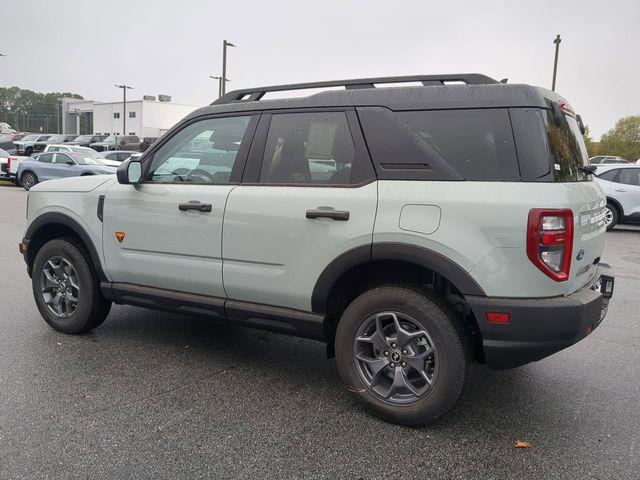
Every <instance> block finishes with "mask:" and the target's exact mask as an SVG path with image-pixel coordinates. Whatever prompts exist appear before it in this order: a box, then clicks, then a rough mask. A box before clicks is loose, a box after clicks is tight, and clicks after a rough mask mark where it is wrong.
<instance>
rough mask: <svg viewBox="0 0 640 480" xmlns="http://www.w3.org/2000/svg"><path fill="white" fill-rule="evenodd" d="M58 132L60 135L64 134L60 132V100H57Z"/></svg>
mask: <svg viewBox="0 0 640 480" xmlns="http://www.w3.org/2000/svg"><path fill="white" fill-rule="evenodd" d="M56 130H57V131H58V133H62V132H61V131H60V99H59V98H56Z"/></svg>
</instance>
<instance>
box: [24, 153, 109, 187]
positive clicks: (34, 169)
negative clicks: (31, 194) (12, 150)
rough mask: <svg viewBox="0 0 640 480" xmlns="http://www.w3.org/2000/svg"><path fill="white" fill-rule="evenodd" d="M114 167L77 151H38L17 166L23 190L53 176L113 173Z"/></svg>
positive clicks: (53, 177)
mask: <svg viewBox="0 0 640 480" xmlns="http://www.w3.org/2000/svg"><path fill="white" fill-rule="evenodd" d="M115 171H116V168H115V167H109V166H107V165H105V164H104V163H102V162H101V161H100V160H98V159H97V158H94V157H93V156H89V155H86V154H84V153H79V152H65V153H49V152H47V153H38V154H35V155H33V156H32V157H31V158H28V159H26V160H23V161H22V162H20V165H19V166H18V179H19V180H20V185H22V186H23V187H24V189H25V190H29V189H31V188H32V187H33V186H34V185H35V184H37V183H39V182H44V181H45V180H52V179H55V178H65V177H80V176H85V175H101V174H109V173H111V174H113V173H115Z"/></svg>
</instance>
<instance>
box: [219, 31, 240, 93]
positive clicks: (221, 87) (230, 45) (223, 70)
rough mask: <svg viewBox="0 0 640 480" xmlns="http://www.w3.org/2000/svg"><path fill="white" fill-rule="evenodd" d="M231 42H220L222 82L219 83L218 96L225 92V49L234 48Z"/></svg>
mask: <svg viewBox="0 0 640 480" xmlns="http://www.w3.org/2000/svg"><path fill="white" fill-rule="evenodd" d="M235 46H236V45H234V44H233V43H231V42H227V41H226V40H223V41H222V79H223V80H222V81H221V82H220V96H222V95H224V93H225V91H226V85H225V84H226V83H227V82H226V80H227V47H235Z"/></svg>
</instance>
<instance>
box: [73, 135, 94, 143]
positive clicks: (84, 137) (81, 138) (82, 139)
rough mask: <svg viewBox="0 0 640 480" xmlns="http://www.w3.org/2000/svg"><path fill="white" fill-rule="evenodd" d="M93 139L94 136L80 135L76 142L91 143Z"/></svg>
mask: <svg viewBox="0 0 640 480" xmlns="http://www.w3.org/2000/svg"><path fill="white" fill-rule="evenodd" d="M92 138H93V135H80V136H79V137H76V138H75V140H74V142H90V141H91V139H92Z"/></svg>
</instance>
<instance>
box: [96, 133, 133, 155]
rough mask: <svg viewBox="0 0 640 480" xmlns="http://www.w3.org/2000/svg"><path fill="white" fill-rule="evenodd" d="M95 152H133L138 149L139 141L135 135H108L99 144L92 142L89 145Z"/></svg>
mask: <svg viewBox="0 0 640 480" xmlns="http://www.w3.org/2000/svg"><path fill="white" fill-rule="evenodd" d="M89 147H90V148H93V149H94V150H95V151H96V152H104V151H105V150H135V151H138V150H139V149H140V139H139V138H138V137H137V136H135V135H109V136H108V137H107V138H105V139H104V140H102V141H101V142H94V143H92V144H90V145H89Z"/></svg>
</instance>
